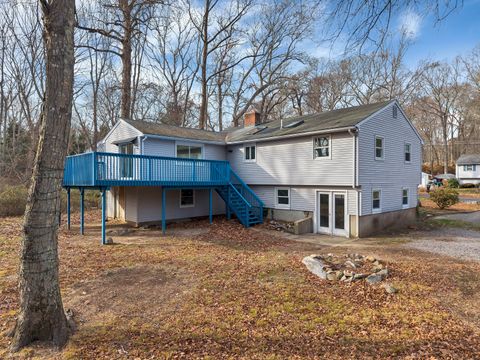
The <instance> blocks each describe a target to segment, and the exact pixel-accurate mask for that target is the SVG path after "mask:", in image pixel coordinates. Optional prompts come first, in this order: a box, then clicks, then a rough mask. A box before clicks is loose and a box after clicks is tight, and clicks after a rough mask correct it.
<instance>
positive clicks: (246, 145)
mask: <svg viewBox="0 0 480 360" xmlns="http://www.w3.org/2000/svg"><path fill="white" fill-rule="evenodd" d="M247 147H248V148H251V147H254V148H255V159H248V160H247ZM257 155H258V152H257V143H255V142H253V143H252V142H250V143H245V144H243V162H245V163H256V162H257Z"/></svg>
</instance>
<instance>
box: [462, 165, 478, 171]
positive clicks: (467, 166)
mask: <svg viewBox="0 0 480 360" xmlns="http://www.w3.org/2000/svg"><path fill="white" fill-rule="evenodd" d="M469 168H470V169H469ZM476 170H477V169H476V166H475V164H469V165H463V171H465V172H467V171H476Z"/></svg>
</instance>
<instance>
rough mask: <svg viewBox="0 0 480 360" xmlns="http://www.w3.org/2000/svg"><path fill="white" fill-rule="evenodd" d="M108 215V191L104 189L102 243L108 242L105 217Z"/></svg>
mask: <svg viewBox="0 0 480 360" xmlns="http://www.w3.org/2000/svg"><path fill="white" fill-rule="evenodd" d="M106 215H107V192H106V191H105V189H102V245H105V244H106V243H107V239H106V224H105V218H106Z"/></svg>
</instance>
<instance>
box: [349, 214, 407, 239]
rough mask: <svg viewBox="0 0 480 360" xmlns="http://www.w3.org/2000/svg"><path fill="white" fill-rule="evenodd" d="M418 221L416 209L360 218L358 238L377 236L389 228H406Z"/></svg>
mask: <svg viewBox="0 0 480 360" xmlns="http://www.w3.org/2000/svg"><path fill="white" fill-rule="evenodd" d="M416 219H417V209H416V208H410V209H405V210H398V211H390V212H386V213H381V214H372V215H365V216H360V217H359V218H358V237H367V236H370V235H376V234H377V233H378V232H381V231H382V230H385V229H389V228H390V229H395V228H402V227H406V226H408V225H410V224H412V223H414V222H415V221H416Z"/></svg>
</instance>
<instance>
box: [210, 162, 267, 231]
mask: <svg viewBox="0 0 480 360" xmlns="http://www.w3.org/2000/svg"><path fill="white" fill-rule="evenodd" d="M216 190H217V193H218V194H219V195H220V197H221V198H222V199H223V200H224V201H225V203H226V204H227V206H228V207H229V209H230V211H231V212H233V213H234V214H235V215H236V216H237V218H238V220H239V221H240V222H241V223H242V224H243V226H245V227H249V226H252V225H255V224H262V223H263V206H264V204H263V202H262V200H260V199H259V198H258V196H257V195H256V194H255V193H254V192H253V191H252V189H250V187H248V185H247V184H245V183H244V182H243V181H242V179H240V177H239V176H238V175H237V174H236V173H235V172H234V171H233V170H231V169H230V181H229V183H228V185H225V186H220V187H217V188H216Z"/></svg>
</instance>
